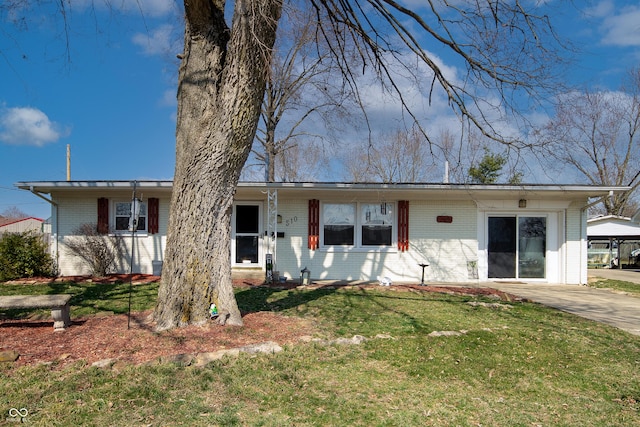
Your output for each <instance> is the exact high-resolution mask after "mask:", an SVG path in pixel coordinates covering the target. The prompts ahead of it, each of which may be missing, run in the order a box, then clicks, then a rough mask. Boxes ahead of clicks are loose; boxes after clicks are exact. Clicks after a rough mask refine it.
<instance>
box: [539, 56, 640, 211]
mask: <svg viewBox="0 0 640 427" xmlns="http://www.w3.org/2000/svg"><path fill="white" fill-rule="evenodd" d="M629 76H630V77H629V79H628V81H627V84H626V85H625V86H624V87H623V88H622V90H620V91H618V92H603V91H600V92H590V91H585V92H572V93H568V94H566V95H563V96H562V97H560V98H559V101H558V105H557V107H556V114H555V116H554V117H553V118H552V119H551V120H550V121H549V123H547V125H546V126H545V127H544V128H543V129H540V130H539V131H538V133H537V135H538V137H539V138H540V139H541V140H542V141H543V142H544V144H545V146H546V149H547V152H548V154H549V158H550V159H553V160H554V161H555V162H559V164H558V163H555V164H553V165H552V166H554V167H558V166H559V167H567V166H569V167H571V168H572V169H573V170H574V171H576V172H577V173H578V174H579V175H580V176H582V177H583V178H584V179H586V180H587V182H589V183H591V184H594V185H616V186H630V187H631V190H630V191H627V192H624V193H617V194H616V195H614V196H613V197H610V198H605V199H604V200H603V209H604V213H606V214H607V215H625V214H626V215H631V214H632V213H633V211H634V210H635V207H636V205H635V203H633V202H632V199H633V195H634V193H635V191H636V190H637V188H638V186H639V185H640V134H639V132H640V69H639V68H636V69H634V70H632V71H631V72H630V74H629Z"/></svg>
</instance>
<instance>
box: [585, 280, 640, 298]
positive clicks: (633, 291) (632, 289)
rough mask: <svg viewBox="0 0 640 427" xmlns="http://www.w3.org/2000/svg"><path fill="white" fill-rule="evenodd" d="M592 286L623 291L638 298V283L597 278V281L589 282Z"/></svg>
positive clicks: (639, 292)
mask: <svg viewBox="0 0 640 427" xmlns="http://www.w3.org/2000/svg"><path fill="white" fill-rule="evenodd" d="M589 286H591V287H593V288H604V289H612V290H614V291H618V292H625V293H627V294H629V295H631V296H634V297H638V298H640V284H638V283H632V282H625V281H622V280H606V279H600V278H598V280H597V281H595V282H591V283H589Z"/></svg>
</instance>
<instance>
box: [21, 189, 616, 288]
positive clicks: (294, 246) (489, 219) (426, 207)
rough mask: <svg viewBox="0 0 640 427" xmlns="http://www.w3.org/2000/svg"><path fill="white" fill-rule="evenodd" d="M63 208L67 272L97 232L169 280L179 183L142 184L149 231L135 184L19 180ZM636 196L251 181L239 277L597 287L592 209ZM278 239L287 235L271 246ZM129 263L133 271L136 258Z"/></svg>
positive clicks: (77, 266)
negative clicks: (304, 274)
mask: <svg viewBox="0 0 640 427" xmlns="http://www.w3.org/2000/svg"><path fill="white" fill-rule="evenodd" d="M16 186H17V187H18V188H21V189H24V190H27V191H31V192H32V193H34V194H35V195H37V196H38V197H41V198H44V199H45V200H47V201H49V202H50V203H51V211H52V212H51V214H52V221H51V222H52V242H53V244H52V247H51V250H52V253H53V256H54V258H55V259H56V260H57V262H58V265H59V271H60V274H61V275H77V274H86V273H88V269H87V266H86V265H85V264H83V262H82V260H80V259H79V258H78V257H76V256H73V255H72V254H71V253H69V251H68V250H67V248H66V246H65V242H67V241H68V239H70V238H74V235H73V234H74V230H76V229H77V228H78V226H80V225H82V224H86V223H91V224H96V225H97V227H98V229H99V230H102V231H103V232H105V233H106V232H108V233H122V234H123V235H125V236H128V238H126V239H124V242H125V244H126V245H128V250H129V251H130V250H131V242H132V241H135V245H134V247H135V256H134V266H133V271H134V272H139V273H159V271H160V270H161V265H162V261H163V254H164V250H165V246H166V234H167V224H168V216H169V203H170V199H171V191H172V181H136V188H137V195H138V197H140V198H141V199H142V202H143V206H142V210H141V214H140V221H139V226H138V232H136V233H135V235H134V236H131V233H130V232H129V231H128V230H127V227H128V217H129V212H130V206H131V200H132V192H133V186H134V181H43V182H19V183H17V184H16ZM624 190H627V188H626V187H605V186H587V185H502V184H493V185H475V184H349V183H246V182H243V183H240V184H239V185H238V187H237V192H236V196H235V203H234V206H233V215H232V220H231V224H229V226H230V227H231V236H232V248H231V263H232V266H233V274H234V275H235V276H236V277H242V276H243V275H246V276H250V275H254V276H255V275H256V273H257V274H261V275H264V273H265V269H266V267H265V266H266V262H267V258H268V255H267V254H270V255H271V257H272V258H273V261H274V265H275V266H274V269H275V270H277V271H279V276H284V277H288V278H293V279H297V278H298V277H299V276H300V271H301V270H302V269H303V268H305V267H306V268H307V269H308V270H310V271H311V273H310V275H311V278H313V279H317V280H323V279H327V280H329V279H335V280H339V279H344V280H364V281H367V280H377V279H378V278H379V277H388V278H389V279H391V280H392V281H393V282H419V281H420V280H421V274H422V267H420V265H419V264H429V266H428V267H427V268H426V269H425V281H426V282H427V283H428V282H449V283H465V282H467V283H468V282H487V281H498V280H518V281H521V282H530V283H564V284H585V283H586V282H587V235H586V230H587V216H586V215H587V212H586V211H587V208H588V207H589V206H590V205H592V204H594V203H596V202H597V200H598V198H602V197H607V196H608V195H609V194H610V193H611V192H619V191H624ZM271 236H277V238H275V237H271ZM125 258H126V259H123V260H122V261H121V263H120V266H119V269H121V272H125V273H126V272H129V268H130V266H129V257H125Z"/></svg>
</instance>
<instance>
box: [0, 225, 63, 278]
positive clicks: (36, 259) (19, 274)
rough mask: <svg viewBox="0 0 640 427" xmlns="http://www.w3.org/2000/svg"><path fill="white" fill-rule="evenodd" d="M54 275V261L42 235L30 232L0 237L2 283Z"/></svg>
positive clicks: (7, 234)
mask: <svg viewBox="0 0 640 427" xmlns="http://www.w3.org/2000/svg"><path fill="white" fill-rule="evenodd" d="M54 275H55V267H54V263H53V259H52V258H51V255H50V254H49V251H48V248H47V245H46V244H45V242H44V240H43V238H42V235H41V234H39V233H35V232H32V231H28V232H24V233H5V234H3V235H2V237H0V281H3V282H4V281H7V280H12V279H19V278H23V277H43V276H44V277H51V276H54Z"/></svg>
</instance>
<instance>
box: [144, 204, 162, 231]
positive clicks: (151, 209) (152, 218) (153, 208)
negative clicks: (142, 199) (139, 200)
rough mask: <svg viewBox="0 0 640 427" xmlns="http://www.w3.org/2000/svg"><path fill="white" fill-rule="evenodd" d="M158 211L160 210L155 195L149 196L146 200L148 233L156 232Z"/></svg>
mask: <svg viewBox="0 0 640 427" xmlns="http://www.w3.org/2000/svg"><path fill="white" fill-rule="evenodd" d="M159 211H160V201H159V200H158V199H157V198H155V197H150V198H149V200H148V202H147V215H148V218H147V221H148V224H147V230H148V231H149V234H156V233H158V229H159Z"/></svg>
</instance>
